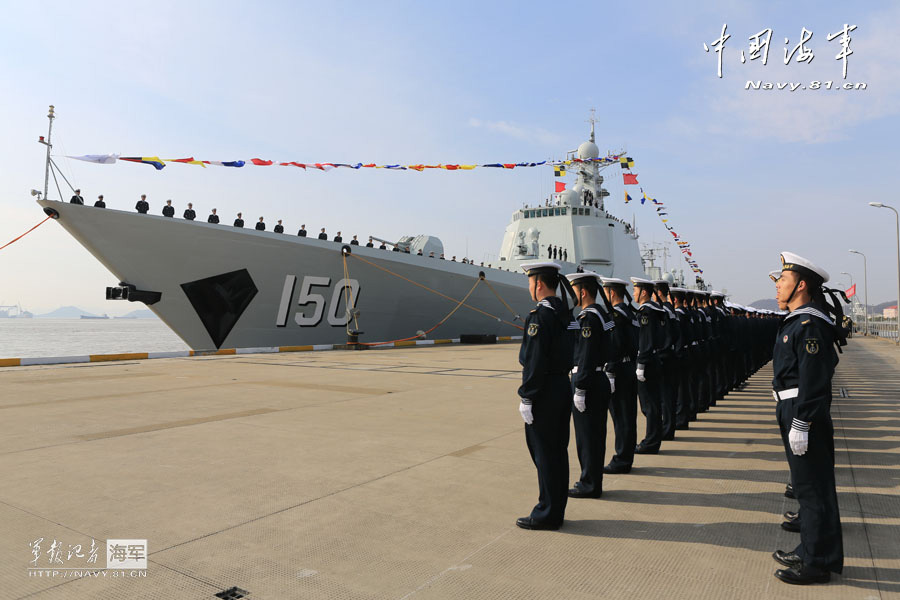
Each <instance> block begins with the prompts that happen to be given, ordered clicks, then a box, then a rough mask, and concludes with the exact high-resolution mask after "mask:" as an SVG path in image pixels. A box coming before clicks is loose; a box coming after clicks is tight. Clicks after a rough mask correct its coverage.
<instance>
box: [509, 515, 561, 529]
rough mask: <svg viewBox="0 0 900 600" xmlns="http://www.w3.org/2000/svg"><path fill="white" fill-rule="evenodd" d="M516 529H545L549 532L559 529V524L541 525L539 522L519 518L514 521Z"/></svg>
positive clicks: (528, 518)
mask: <svg viewBox="0 0 900 600" xmlns="http://www.w3.org/2000/svg"><path fill="white" fill-rule="evenodd" d="M516 527H521V528H522V529H546V530H549V531H556V530H557V529H559V528H560V524H554V523H542V522H540V521H535V520H534V519H532V518H531V517H519V518H518V519H516Z"/></svg>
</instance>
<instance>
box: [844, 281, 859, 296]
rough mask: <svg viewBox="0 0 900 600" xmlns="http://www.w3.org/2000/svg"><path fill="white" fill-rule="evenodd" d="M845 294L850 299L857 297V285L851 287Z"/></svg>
mask: <svg viewBox="0 0 900 600" xmlns="http://www.w3.org/2000/svg"><path fill="white" fill-rule="evenodd" d="M844 293H845V294H847V297H848V298H852V297H853V296H855V295H856V284H855V283H854V284H853V285H851V286H850V289H849V290H847V291H846V292H844Z"/></svg>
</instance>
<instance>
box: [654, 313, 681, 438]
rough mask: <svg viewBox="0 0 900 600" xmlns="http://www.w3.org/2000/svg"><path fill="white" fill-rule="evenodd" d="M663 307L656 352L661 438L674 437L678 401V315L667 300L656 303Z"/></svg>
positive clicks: (679, 334)
mask: <svg viewBox="0 0 900 600" xmlns="http://www.w3.org/2000/svg"><path fill="white" fill-rule="evenodd" d="M657 305H658V306H659V307H660V308H662V309H663V312H664V314H665V318H664V319H662V320H661V321H660V324H661V325H662V331H663V334H662V347H661V348H660V349H659V352H658V354H657V356H658V358H659V362H660V373H661V377H660V390H659V392H660V402H661V409H662V428H663V439H664V440H674V439H675V406H676V403H677V401H678V380H679V371H678V360H677V352H678V344H679V338H680V336H681V333H680V330H679V321H678V315H676V314H675V309H674V307H673V306H672V305H671V304H669V303H668V302H659V303H658V304H657Z"/></svg>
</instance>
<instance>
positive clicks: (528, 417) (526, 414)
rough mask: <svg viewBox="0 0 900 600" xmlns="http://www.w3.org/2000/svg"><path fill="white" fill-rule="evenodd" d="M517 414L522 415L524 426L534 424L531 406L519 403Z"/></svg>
mask: <svg viewBox="0 0 900 600" xmlns="http://www.w3.org/2000/svg"><path fill="white" fill-rule="evenodd" d="M519 412H520V413H521V414H522V420H523V421H525V424H526V425H531V424H532V423H534V415H532V414H531V405H530V404H525V403H524V402H519Z"/></svg>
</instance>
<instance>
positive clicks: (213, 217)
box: [206, 215, 219, 223]
mask: <svg viewBox="0 0 900 600" xmlns="http://www.w3.org/2000/svg"><path fill="white" fill-rule="evenodd" d="M206 222H207V223H218V222H219V215H209V217H207V219H206Z"/></svg>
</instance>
